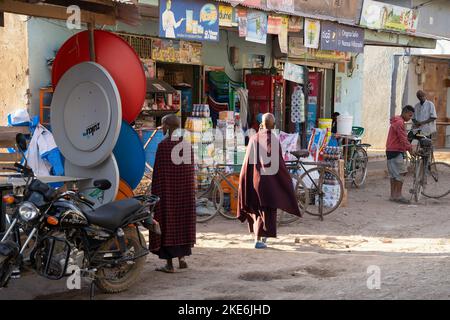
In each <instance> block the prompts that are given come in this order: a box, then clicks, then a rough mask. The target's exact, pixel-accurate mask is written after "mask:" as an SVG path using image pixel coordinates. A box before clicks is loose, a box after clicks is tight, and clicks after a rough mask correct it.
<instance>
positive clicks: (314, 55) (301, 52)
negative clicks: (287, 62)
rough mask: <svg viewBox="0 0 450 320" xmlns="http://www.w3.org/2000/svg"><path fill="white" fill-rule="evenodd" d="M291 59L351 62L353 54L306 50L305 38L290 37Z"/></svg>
mask: <svg viewBox="0 0 450 320" xmlns="http://www.w3.org/2000/svg"><path fill="white" fill-rule="evenodd" d="M288 57H289V58H296V59H303V60H325V61H333V62H339V61H349V60H350V57H351V54H350V53H349V52H340V51H331V50H317V49H310V48H306V47H305V46H304V45H303V38H301V37H289V53H288Z"/></svg>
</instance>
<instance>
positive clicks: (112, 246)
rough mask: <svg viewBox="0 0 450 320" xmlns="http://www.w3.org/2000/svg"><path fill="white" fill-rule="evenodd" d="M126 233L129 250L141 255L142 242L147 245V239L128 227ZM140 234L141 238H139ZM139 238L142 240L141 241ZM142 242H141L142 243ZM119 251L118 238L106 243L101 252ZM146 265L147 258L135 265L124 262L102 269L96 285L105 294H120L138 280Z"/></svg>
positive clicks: (139, 259) (136, 262) (125, 229)
mask: <svg viewBox="0 0 450 320" xmlns="http://www.w3.org/2000/svg"><path fill="white" fill-rule="evenodd" d="M123 231H124V233H125V243H126V246H127V249H128V250H134V253H135V254H136V253H139V250H140V248H141V247H142V246H141V242H142V243H144V244H145V239H144V236H143V235H142V233H141V232H140V231H139V233H138V232H137V231H136V228H131V227H127V228H124V229H123ZM138 234H139V236H138ZM139 237H140V238H141V240H139ZM140 241H141V242H140ZM115 250H119V246H118V241H117V239H116V238H111V239H110V240H108V241H106V242H105V243H104V244H103V245H102V246H101V247H100V251H115ZM144 264H145V256H143V257H140V258H138V259H136V260H134V263H132V264H129V263H127V262H123V263H122V264H120V265H118V266H114V267H102V268H99V270H98V271H97V277H96V280H95V285H96V286H97V288H99V289H100V290H101V291H102V292H104V293H119V292H122V291H125V290H127V289H129V288H130V287H131V286H132V285H133V284H134V283H135V282H136V281H137V280H138V279H139V276H140V274H141V273H142V270H143V268H144Z"/></svg>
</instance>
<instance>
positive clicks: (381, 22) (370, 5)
mask: <svg viewBox="0 0 450 320" xmlns="http://www.w3.org/2000/svg"><path fill="white" fill-rule="evenodd" d="M418 22H419V12H418V11H417V10H415V9H410V8H404V7H400V6H394V5H391V4H386V3H382V2H378V1H372V0H365V1H364V5H363V9H362V13H361V21H360V23H359V24H360V25H362V26H365V27H367V28H369V29H385V30H395V31H403V32H416V30H417V25H418Z"/></svg>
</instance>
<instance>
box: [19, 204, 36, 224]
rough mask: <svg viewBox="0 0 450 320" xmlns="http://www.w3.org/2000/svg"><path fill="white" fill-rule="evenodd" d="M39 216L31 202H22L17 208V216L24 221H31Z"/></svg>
mask: <svg viewBox="0 0 450 320" xmlns="http://www.w3.org/2000/svg"><path fill="white" fill-rule="evenodd" d="M38 214H39V209H38V208H37V207H36V206H35V205H34V204H32V203H31V202H24V203H22V204H21V205H20V207H19V215H20V217H21V218H22V219H23V220H25V221H31V220H33V219H34V218H36V217H37V216H38Z"/></svg>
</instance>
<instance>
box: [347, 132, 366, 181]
mask: <svg viewBox="0 0 450 320" xmlns="http://www.w3.org/2000/svg"><path fill="white" fill-rule="evenodd" d="M363 134H364V128H362V127H353V128H352V134H351V136H346V137H344V138H345V139H347V140H350V141H351V143H347V144H344V145H341V147H342V148H343V149H344V151H343V153H344V160H345V163H344V174H345V179H346V181H349V182H351V183H352V184H353V185H354V186H355V187H357V188H359V187H361V186H363V185H364V183H365V181H366V178H367V164H368V162H369V157H368V155H367V151H366V150H367V148H369V147H370V146H371V145H370V144H367V143H361V137H362V135H363Z"/></svg>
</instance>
